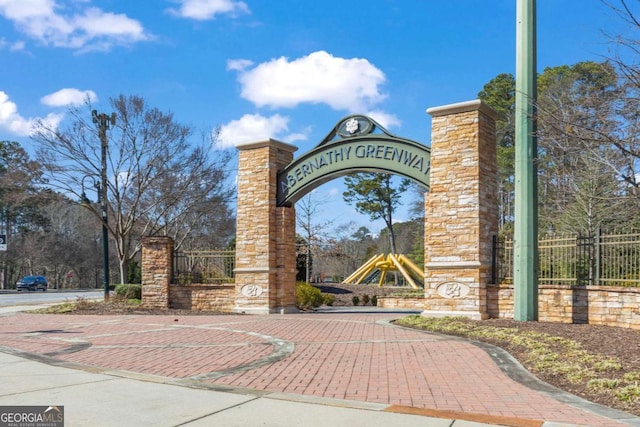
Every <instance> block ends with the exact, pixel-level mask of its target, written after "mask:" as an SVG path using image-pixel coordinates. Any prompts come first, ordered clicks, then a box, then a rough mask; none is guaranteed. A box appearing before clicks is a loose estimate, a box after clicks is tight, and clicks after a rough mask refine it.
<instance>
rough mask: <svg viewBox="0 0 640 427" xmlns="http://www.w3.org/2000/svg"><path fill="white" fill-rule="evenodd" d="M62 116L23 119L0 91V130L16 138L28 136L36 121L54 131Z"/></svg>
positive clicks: (15, 106) (13, 103)
mask: <svg viewBox="0 0 640 427" xmlns="http://www.w3.org/2000/svg"><path fill="white" fill-rule="evenodd" d="M62 118H63V114H53V113H51V114H48V115H47V117H44V118H41V119H38V118H28V119H27V118H24V117H22V116H21V115H20V114H19V113H18V106H17V105H16V103H15V102H13V101H10V100H9V95H7V94H6V93H4V92H2V91H0V128H3V129H6V130H8V131H9V132H11V133H13V134H15V135H18V136H29V135H31V132H32V131H33V125H34V124H35V122H36V121H38V120H42V122H44V124H45V125H46V127H48V128H50V129H55V128H57V127H58V125H59V124H60V122H61V121H62Z"/></svg>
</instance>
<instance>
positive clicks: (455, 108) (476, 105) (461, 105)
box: [427, 99, 498, 120]
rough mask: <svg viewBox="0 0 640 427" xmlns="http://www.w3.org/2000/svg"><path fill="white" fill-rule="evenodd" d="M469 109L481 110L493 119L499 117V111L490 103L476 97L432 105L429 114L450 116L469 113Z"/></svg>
mask: <svg viewBox="0 0 640 427" xmlns="http://www.w3.org/2000/svg"><path fill="white" fill-rule="evenodd" d="M469 111H480V112H482V113H484V114H486V115H488V116H489V117H491V118H492V119H493V120H496V119H497V118H498V113H496V112H495V110H494V109H493V108H491V107H489V105H487V104H486V103H485V102H484V101H482V100H481V99H474V100H472V101H465V102H458V103H456V104H449V105H443V106H440V107H431V108H428V109H427V114H430V115H431V117H441V116H448V115H450V114H460V113H467V112H469Z"/></svg>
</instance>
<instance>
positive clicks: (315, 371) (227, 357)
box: [0, 313, 620, 426]
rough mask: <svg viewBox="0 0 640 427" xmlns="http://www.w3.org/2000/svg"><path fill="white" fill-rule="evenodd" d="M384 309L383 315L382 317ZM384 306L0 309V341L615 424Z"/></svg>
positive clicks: (390, 397)
mask: <svg viewBox="0 0 640 427" xmlns="http://www.w3.org/2000/svg"><path fill="white" fill-rule="evenodd" d="M391 316H393V315H391ZM390 318H393V317H390V315H389V314H384V313H375V314H346V313H344V314H340V313H327V314H319V313H310V314H295V315H272V316H240V315H230V316H178V317H175V316H145V315H140V316H124V315H123V316H77V315H39V314H28V313H18V314H14V315H11V316H3V317H2V321H1V322H0V340H1V341H0V343H1V344H0V345H2V346H3V347H10V348H14V349H18V350H22V351H25V352H29V353H34V354H38V355H43V356H49V357H53V358H55V359H57V360H62V361H68V362H74V363H79V364H84V365H89V366H96V367H100V368H107V369H117V370H126V371H132V372H137V373H146V374H154V375H159V376H165V377H171V378H178V379H185V380H199V381H204V382H208V383H213V384H219V385H228V386H233V387H245V388H250V389H255V390H265V391H270V392H285V393H294V394H303V395H312V396H322V397H327V398H337V399H348V400H357V401H367V402H375V403H385V404H390V405H403V406H410V407H415V408H425V409H437V410H449V411H459V412H465V413H473V414H488V415H494V416H504V417H517V418H524V419H532V420H541V421H549V422H557V423H573V424H584V425H590V426H617V425H620V424H619V423H616V422H615V421H613V420H609V419H605V418H602V417H599V416H596V415H594V414H592V413H589V412H586V411H584V410H582V409H579V408H576V407H573V406H569V405H567V404H564V403H560V402H558V401H556V400H554V399H552V398H551V397H548V396H546V395H544V394H542V393H539V392H536V391H534V390H531V389H529V388H527V387H525V386H523V385H521V384H519V383H517V382H515V381H513V380H511V379H510V378H508V377H507V376H506V375H505V374H504V373H503V372H502V371H501V370H500V369H499V368H498V366H497V365H496V364H495V363H494V362H493V360H492V359H491V357H490V356H489V355H488V354H487V353H486V352H485V351H484V350H482V349H480V348H478V347H476V346H474V345H472V344H470V343H468V342H465V341H462V340H458V339H450V338H446V337H442V336H438V335H432V334H428V333H423V332H419V331H413V330H407V329H402V328H397V327H393V326H391V325H389V324H387V323H386V321H385V320H388V319H390Z"/></svg>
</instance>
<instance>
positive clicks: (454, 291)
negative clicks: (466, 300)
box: [436, 282, 469, 299]
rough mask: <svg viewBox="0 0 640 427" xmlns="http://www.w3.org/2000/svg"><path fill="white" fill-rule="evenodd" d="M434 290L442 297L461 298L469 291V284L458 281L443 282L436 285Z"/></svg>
mask: <svg viewBox="0 0 640 427" xmlns="http://www.w3.org/2000/svg"><path fill="white" fill-rule="evenodd" d="M436 292H437V293H438V295H440V296H441V297H442V298H449V299H452V298H462V297H465V296H467V294H468V293H469V286H468V285H465V284H464V283H460V282H444V283H441V284H439V285H438V287H437V288H436Z"/></svg>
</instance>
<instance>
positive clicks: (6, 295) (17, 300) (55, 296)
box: [0, 289, 104, 307]
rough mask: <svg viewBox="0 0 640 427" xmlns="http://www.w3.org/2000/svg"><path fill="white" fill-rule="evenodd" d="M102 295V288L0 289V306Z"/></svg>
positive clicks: (47, 302) (92, 297)
mask: <svg viewBox="0 0 640 427" xmlns="http://www.w3.org/2000/svg"><path fill="white" fill-rule="evenodd" d="M103 295H104V292H103V291H102V290H93V289H92V290H64V291H58V290H53V289H50V290H48V291H46V292H42V291H39V292H30V291H21V292H17V291H9V290H6V291H0V307H10V306H13V305H30V304H52V303H58V302H65V301H75V300H77V299H78V298H87V299H96V298H100V297H102V296H103Z"/></svg>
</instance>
